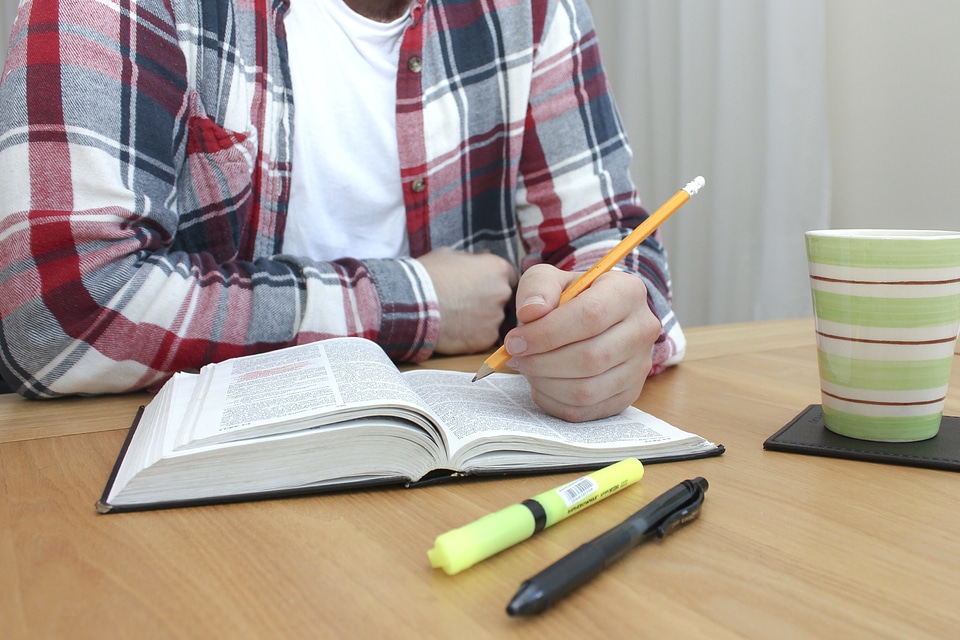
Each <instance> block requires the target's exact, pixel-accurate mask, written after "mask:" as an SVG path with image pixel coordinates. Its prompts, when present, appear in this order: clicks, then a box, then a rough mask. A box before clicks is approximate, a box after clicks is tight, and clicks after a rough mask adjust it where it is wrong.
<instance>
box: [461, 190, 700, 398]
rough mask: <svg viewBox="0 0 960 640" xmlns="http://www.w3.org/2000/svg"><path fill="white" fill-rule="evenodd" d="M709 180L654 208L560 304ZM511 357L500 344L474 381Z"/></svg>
mask: <svg viewBox="0 0 960 640" xmlns="http://www.w3.org/2000/svg"><path fill="white" fill-rule="evenodd" d="M704 183H705V181H704V179H703V178H702V177H697V178H696V179H694V180H693V181H691V182H690V183H689V184H687V185H686V186H685V187H684V188H683V189H681V190H679V191H678V192H677V193H675V194H674V195H673V196H672V197H671V198H670V199H668V200H667V201H666V202H665V203H664V204H663V205H661V206H660V208H658V209H657V210H656V211H654V212H653V213H652V214H651V215H650V216H649V217H647V219H646V220H644V222H643V223H642V224H641V225H640V226H638V227H637V228H636V229H634V230H633V231H632V232H631V233H630V234H629V235H628V236H626V237H625V238H624V239H623V240H622V241H621V242H620V243H619V244H617V246H615V247H614V248H613V249H612V250H611V251H610V252H609V253H608V254H607V255H606V256H604V257H603V258H602V259H601V260H600V261H599V262H597V263H596V264H595V265H594V266H593V267H591V268H590V269H589V270H588V271H586V272H585V273H583V274H582V275H581V276H580V277H579V278H578V279H577V280H575V281H574V282H573V283H572V284H570V285H569V286H568V287H567V288H566V289H564V291H563V292H562V294H561V295H560V300H559V304H560V305H562V304H564V303H566V302H569V301H570V300H572V299H573V298H575V297H576V296H578V295H580V294H581V293H582V292H583V291H585V290H586V289H587V288H589V287H590V285H592V284H593V283H594V281H595V280H596V279H597V278H598V277H600V276H601V275H603V274H604V273H607V272H608V271H610V270H611V269H612V268H613V267H614V266H616V264H617V263H619V262H620V261H621V260H623V259H624V258H625V257H626V256H627V255H628V254H629V253H630V252H631V251H633V250H634V249H635V248H636V247H637V246H638V245H639V244H640V243H641V242H643V241H644V240H645V239H646V238H647V237H649V236H650V235H651V234H652V233H653V232H654V231H655V230H656V229H657V228H658V227H659V226H660V225H661V224H662V223H663V222H664V221H665V220H666V219H667V218H669V217H670V216H671V215H672V214H673V213H674V212H676V211H677V210H678V209H679V208H680V207H681V206H683V205H684V204H685V203H686V202H687V201H688V200H689V199H690V198H691V197H692V196H693V195H695V194H696V193H697V191H699V189H700V188H701V187H702V186H703V185H704ZM510 358H511V354H510V353H508V352H507V349H506V346H503V347H500V349H498V350H497V351H496V352H495V353H494V354H493V355H491V356H490V357H489V358H487V360H486V361H485V362H484V363H483V365H482V366H481V367H480V369H479V370H478V371H477V374H476V376H474V381H476V380H480V379H481V378H483V377H485V376H487V375H489V374H491V373H493V372H494V371H497V370H498V369H500V368H501V367H502V366H503V365H505V364H506V363H507V362H508V361H509V360H510Z"/></svg>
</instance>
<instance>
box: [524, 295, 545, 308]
mask: <svg viewBox="0 0 960 640" xmlns="http://www.w3.org/2000/svg"><path fill="white" fill-rule="evenodd" d="M546 303H547V299H546V298H544V297H543V296H530V297H529V298H527V299H526V300H524V301H523V302H522V303H521V304H520V306H521V307H526V306H528V305H531V304H546Z"/></svg>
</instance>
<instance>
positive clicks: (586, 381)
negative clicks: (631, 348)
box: [531, 366, 645, 422]
mask: <svg viewBox="0 0 960 640" xmlns="http://www.w3.org/2000/svg"><path fill="white" fill-rule="evenodd" d="M644 380H645V376H642V375H641V376H639V377H638V376H637V375H635V373H634V372H633V371H632V368H631V367H628V366H624V367H622V368H618V369H615V370H612V371H610V372H608V373H606V374H604V375H602V376H596V377H593V378H576V379H556V378H554V379H549V378H546V379H537V380H534V381H532V382H531V389H532V393H533V399H534V402H536V403H537V405H538V406H540V408H542V409H543V410H544V411H546V412H547V413H549V414H551V415H554V416H557V417H559V418H562V419H564V420H567V421H568V422H584V421H587V420H596V419H599V418H603V417H607V416H611V415H614V414H617V413H620V412H621V411H623V410H624V409H625V408H626V407H627V406H629V405H630V404H632V403H633V402H635V401H636V399H637V398H638V397H639V396H640V392H641V390H642V389H643V382H644Z"/></svg>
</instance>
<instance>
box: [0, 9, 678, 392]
mask: <svg viewBox="0 0 960 640" xmlns="http://www.w3.org/2000/svg"><path fill="white" fill-rule="evenodd" d="M288 3H289V0H123V1H118V0H104V1H102V2H94V1H92V0H25V1H24V2H23V3H22V6H21V7H20V10H19V13H18V16H17V20H16V22H15V24H14V28H13V32H12V36H11V41H10V47H9V53H8V57H7V62H6V67H5V69H4V70H3V76H2V84H0V318H2V332H0V371H2V374H3V377H4V378H6V379H7V380H8V382H10V383H11V386H13V387H14V388H15V389H17V390H18V391H19V393H21V394H22V395H25V396H27V397H55V396H60V395H65V394H78V393H79V394H86V393H115V392H124V391H131V390H136V389H143V388H154V387H156V386H158V385H159V384H160V383H162V382H163V381H164V380H165V379H166V378H168V377H169V376H170V375H171V374H172V373H173V372H175V371H180V370H192V369H196V368H198V367H200V366H202V365H204V364H206V363H209V362H212V361H219V360H223V359H225V358H228V357H233V356H239V355H243V354H248V353H253V352H258V351H264V350H269V349H275V348H279V347H283V346H287V345H292V344H297V343H303V342H308V341H314V340H320V339H323V338H325V337H329V336H339V335H360V336H364V337H367V338H370V339H373V340H375V341H377V342H378V343H379V344H381V345H382V346H383V347H384V348H385V349H386V350H387V352H388V353H389V354H390V356H391V357H392V358H394V359H395V360H398V361H403V360H408V361H419V360H422V359H424V358H426V357H427V356H429V355H430V354H431V353H432V351H433V348H434V345H435V341H436V338H437V335H438V330H439V322H440V318H439V310H438V304H437V300H436V296H435V293H434V290H433V287H432V284H431V282H430V279H429V277H428V276H427V274H426V272H425V271H424V270H423V268H422V266H420V264H419V262H418V261H416V260H414V259H413V258H416V257H417V256H420V255H423V254H424V253H426V252H428V251H430V250H431V249H432V248H434V247H439V246H449V247H453V248H455V249H460V250H464V251H482V250H490V251H493V252H495V253H497V254H499V255H501V256H504V257H505V258H507V259H509V260H512V261H513V262H514V263H515V264H517V265H518V267H519V268H526V267H528V266H529V265H531V264H533V263H536V262H548V263H551V264H553V265H556V266H558V267H560V268H563V269H585V268H587V267H589V266H590V265H591V264H593V263H594V262H595V261H596V260H597V259H599V258H600V257H601V256H602V255H603V254H604V253H605V252H606V251H607V250H609V249H610V247H612V246H613V245H614V244H615V243H616V242H617V241H619V240H620V238H622V237H623V236H624V235H625V234H626V233H628V232H629V230H630V229H631V228H633V227H635V226H636V225H637V224H639V222H640V221H641V220H642V219H643V218H644V217H645V216H646V215H647V214H646V212H644V211H643V210H642V209H641V208H640V205H639V200H638V197H637V194H636V191H635V189H634V187H633V184H632V182H631V179H630V177H629V173H628V164H629V160H630V151H629V148H628V146H627V142H626V139H625V136H624V132H623V130H622V126H621V123H620V120H619V116H618V114H617V112H616V108H615V105H614V102H613V99H612V96H611V94H610V92H609V87H608V85H607V80H606V76H605V75H604V72H603V69H602V66H601V62H600V57H599V50H598V45H597V41H596V36H595V34H594V30H593V24H592V21H591V18H590V15H589V12H588V10H587V7H586V5H585V4H584V2H583V0H491V1H490V2H482V3H481V2H468V1H464V0H415V1H414V6H413V10H412V11H413V12H412V21H411V25H410V26H409V27H408V29H407V30H406V32H405V34H404V37H403V41H402V50H401V57H400V66H399V70H398V78H397V89H398V104H397V130H398V138H399V148H400V162H401V172H402V183H403V189H404V197H405V200H406V206H407V216H408V230H409V236H410V251H411V256H412V257H411V258H401V259H396V260H339V261H336V262H317V261H313V260H309V259H306V258H304V257H298V256H291V255H284V253H283V230H284V221H285V216H286V210H287V202H288V195H289V183H290V157H291V145H292V142H293V132H292V129H291V127H292V122H293V118H292V110H293V108H294V96H293V95H292V92H291V87H290V80H289V73H288V68H287V65H286V55H287V52H286V46H285V40H284V30H283V17H284V14H285V11H286V9H287V7H288ZM330 91H331V93H333V92H335V91H336V87H330ZM332 126H335V123H334V124H333V125H332ZM623 267H624V268H625V269H627V270H629V271H633V272H635V273H637V274H639V275H640V276H641V277H642V278H643V279H644V280H645V282H646V284H647V288H648V290H649V299H648V303H649V304H650V306H651V308H652V309H653V310H654V311H655V313H656V314H657V315H658V316H659V317H660V319H661V322H662V324H663V334H662V336H661V339H660V341H659V342H658V343H657V345H656V346H655V347H654V363H655V370H658V369H660V368H662V367H663V366H664V365H665V364H668V363H671V362H673V361H675V360H677V359H679V357H681V356H682V351H683V335H682V332H681V331H680V327H679V325H678V324H677V322H676V320H675V319H674V317H673V314H672V312H671V310H670V299H669V295H670V288H669V287H670V285H669V278H668V272H667V267H666V262H665V258H664V253H663V249H662V247H661V245H660V244H659V242H658V240H657V239H656V238H651V239H650V240H648V241H646V242H645V243H644V244H643V245H642V246H641V247H640V248H639V249H638V250H637V251H636V252H634V254H633V255H631V256H630V257H629V258H628V259H627V260H625V261H624V263H623Z"/></svg>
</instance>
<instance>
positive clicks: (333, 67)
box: [283, 0, 410, 260]
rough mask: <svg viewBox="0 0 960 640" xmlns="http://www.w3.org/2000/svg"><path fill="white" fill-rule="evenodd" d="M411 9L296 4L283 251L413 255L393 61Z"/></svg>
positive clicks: (314, 1) (298, 0)
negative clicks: (383, 17) (381, 18)
mask: <svg viewBox="0 0 960 640" xmlns="http://www.w3.org/2000/svg"><path fill="white" fill-rule="evenodd" d="M409 19H410V16H409V11H408V12H407V14H406V15H405V16H404V17H402V18H400V19H399V20H396V21H394V22H391V23H388V24H383V23H379V22H376V21H373V20H369V19H368V18H365V17H363V16H361V15H359V14H357V13H355V12H354V11H353V10H352V9H350V7H348V6H347V5H346V4H344V2H343V0H293V1H292V2H291V3H290V10H289V11H288V12H287V15H286V18H285V22H284V25H285V27H286V32H287V46H288V51H289V56H290V76H291V82H292V85H293V100H294V130H293V170H292V174H291V185H290V205H289V206H290V208H289V212H288V215H287V224H286V231H285V232H284V241H283V251H284V253H288V254H293V255H301V256H307V257H310V258H314V259H317V260H335V259H337V258H343V257H351V258H361V259H362V258H396V257H399V256H404V255H408V254H409V244H408V241H407V227H406V211H405V208H404V203H403V190H402V186H401V182H400V159H399V152H398V150H397V124H396V103H397V65H398V61H399V59H400V41H401V39H402V37H403V32H404V29H405V28H406V27H407V25H408V23H409Z"/></svg>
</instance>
